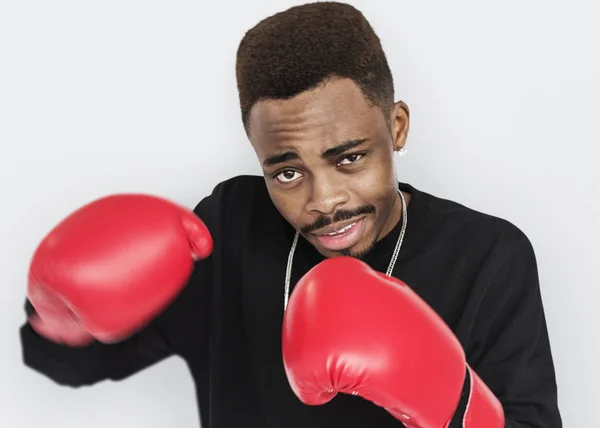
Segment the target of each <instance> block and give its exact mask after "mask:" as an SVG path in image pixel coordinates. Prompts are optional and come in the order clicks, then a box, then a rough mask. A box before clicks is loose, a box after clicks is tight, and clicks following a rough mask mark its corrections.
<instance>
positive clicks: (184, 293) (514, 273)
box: [21, 3, 562, 428]
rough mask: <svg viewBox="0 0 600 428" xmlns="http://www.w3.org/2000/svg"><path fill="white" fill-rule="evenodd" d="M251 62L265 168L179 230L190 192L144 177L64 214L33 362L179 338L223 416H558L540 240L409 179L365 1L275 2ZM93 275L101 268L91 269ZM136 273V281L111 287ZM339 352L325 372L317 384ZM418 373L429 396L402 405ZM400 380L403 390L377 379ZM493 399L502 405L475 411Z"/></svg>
mask: <svg viewBox="0 0 600 428" xmlns="http://www.w3.org/2000/svg"><path fill="white" fill-rule="evenodd" d="M237 80H238V90H239V96H240V104H241V115H242V120H243V122H244V126H245V129H246V132H247V135H248V138H249V140H250V143H251V144H252V146H253V148H254V149H255V152H256V155H257V158H258V161H259V162H260V165H261V167H262V169H263V171H264V177H251V176H240V177H235V178H232V179H230V180H227V181H225V182H223V183H220V184H219V185H218V186H216V188H215V189H214V191H213V193H212V194H211V195H210V196H208V197H206V198H205V199H203V200H202V201H201V202H200V203H199V204H198V205H197V207H196V208H195V210H194V214H195V215H196V216H197V219H200V220H201V221H196V220H194V219H192V218H191V217H188V216H187V214H183V216H184V217H185V219H184V221H183V223H184V227H183V229H182V230H184V232H173V231H172V229H173V228H171V227H170V226H171V225H172V224H173V221H172V220H173V214H172V213H173V212H178V213H179V211H177V210H174V211H173V210H171V208H172V207H171V206H170V205H169V204H168V203H167V202H164V201H156V200H152V199H151V198H150V199H146V198H143V197H139V196H125V197H123V198H121V197H115V198H108V199H103V200H102V201H100V202H98V203H97V204H95V205H91V206H90V207H87V208H86V209H85V210H84V211H82V212H80V213H77V214H75V215H74V216H73V217H72V218H68V219H66V220H65V223H64V224H63V225H61V226H60V227H59V229H57V231H56V232H54V234H53V235H52V236H51V239H47V240H46V241H45V242H44V244H43V245H42V246H41V247H40V248H41V249H39V250H38V252H37V253H36V257H34V260H33V262H32V274H31V275H30V290H29V294H28V298H29V300H28V303H27V313H28V315H29V322H28V323H26V324H25V325H24V326H23V327H22V329H21V337H22V344H23V355H24V361H25V364H27V365H28V366H29V367H31V368H33V369H35V370H37V371H39V372H41V373H43V374H45V375H46V376H48V377H50V378H51V379H53V380H55V381H56V382H58V383H60V384H65V385H71V386H78V385H89V384H93V383H97V382H100V381H102V380H106V379H112V380H121V379H124V378H126V377H129V376H131V375H133V374H134V373H137V372H139V371H140V370H143V369H145V368H147V367H149V366H151V365H153V364H156V363H157V362H159V361H161V360H164V359H165V358H168V357H170V356H172V355H179V356H181V357H182V358H183V359H184V360H185V361H186V362H187V364H188V365H189V367H190V369H191V373H192V375H193V377H194V381H195V385H196V392H197V398H198V405H199V409H200V418H201V422H202V426H203V427H207V428H217V427H228V428H229V427H261V428H262V427H286V428H293V427H315V428H318V427H344V428H350V427H365V426H376V427H398V426H402V423H405V424H406V425H407V426H418V424H414V425H411V423H413V422H412V420H411V419H410V417H411V416H412V415H410V414H409V413H410V411H408V410H406V409H409V410H414V411H416V412H417V413H418V416H416V417H415V419H413V420H416V421H417V423H418V422H419V418H422V419H421V420H422V421H424V420H427V421H433V420H434V419H435V418H434V416H433V413H435V412H437V411H438V410H440V403H443V404H444V405H447V406H451V407H452V409H451V411H447V409H443V411H441V410H440V414H442V417H443V418H445V419H443V420H444V422H443V423H441V424H440V425H439V426H440V427H441V426H448V424H451V425H450V426H478V427H479V426H490V427H493V426H498V425H497V424H498V423H499V422H498V421H500V420H502V424H503V423H504V422H503V421H504V420H505V421H506V422H505V423H506V426H508V427H540V428H541V427H544V428H555V427H560V426H562V425H561V418H560V415H559V410H558V407H557V388H556V381H555V374H554V366H553V361H552V356H551V349H550V344H549V340H548V333H547V329H546V323H545V318H544V310H543V305H542V300H541V296H540V290H539V284H538V275H537V267H536V261H535V255H534V251H533V249H532V246H531V244H530V242H529V240H528V239H527V237H526V236H525V235H524V234H523V233H522V232H521V231H520V230H519V229H517V228H516V227H515V226H513V225H512V224H510V223H509V222H507V221H504V220H502V219H499V218H495V217H493V216H490V215H486V214H483V213H479V212H476V211H473V210H471V209H469V208H466V207H464V206H462V205H460V204H458V203H455V202H452V201H448V200H443V199H440V198H437V197H435V196H433V195H430V194H428V193H425V192H423V191H421V190H419V189H416V188H415V187H413V186H411V185H408V184H405V183H398V182H397V178H396V171H395V166H394V165H395V164H394V156H395V154H396V153H403V151H404V150H405V145H406V141H407V134H408V130H409V109H408V107H407V106H406V105H405V104H404V103H403V102H400V101H398V102H394V89H393V81H392V76H391V73H390V70H389V68H388V65H387V61H386V58H385V55H384V52H383V51H382V48H381V45H380V41H379V39H378V37H377V36H376V35H375V33H374V32H373V30H372V28H371V27H370V25H369V24H368V22H367V21H366V20H365V18H364V17H363V16H362V14H361V13H360V12H359V11H357V10H356V9H354V8H353V7H351V6H348V5H345V4H340V3H316V4H307V5H303V6H298V7H294V8H291V9H289V10H287V11H285V12H282V13H279V14H276V15H274V16H272V17H270V18H267V19H265V20H264V21H262V22H260V23H259V24H258V25H257V26H255V27H254V28H253V29H251V30H250V31H249V32H248V33H247V34H246V35H245V37H244V39H243V40H242V42H241V44H240V47H239V50H238V55H237ZM167 208H168V209H167ZM157 213H158V214H157ZM150 214H152V215H150ZM180 214H181V213H179V214H178V215H180ZM107 219H109V220H107ZM178 221H179V220H178ZM205 227H206V229H207V230H208V232H209V234H208V232H207V231H206V230H205ZM177 230H179V229H177ZM165 236H166V237H167V238H168V239H166V238H165ZM113 238H114V239H113ZM163 238H165V239H163ZM128 245H129V247H127V246H128ZM188 245H189V246H190V247H191V248H192V250H191V252H192V253H193V255H194V257H195V258H196V259H197V261H196V262H195V264H194V266H193V269H192V267H191V266H188V264H187V261H186V260H187V259H186V257H185V256H184V255H182V254H183V253H185V252H186V251H187V250H182V248H188V247H187V246H188ZM100 247H101V248H100ZM57 248H58V249H60V251H59V250H57ZM142 250H143V251H142ZM150 253H151V254H150ZM57 254H58V256H57ZM148 254H150V255H148ZM339 256H349V258H348V257H339ZM82 259H85V262H82V261H81V260H82ZM49 260H51V261H52V262H50V261H49ZM56 260H59V261H60V263H55V261H56ZM90 260H91V262H90ZM123 260H127V262H126V263H123V262H122V261H123ZM148 260H151V261H152V263H148V262H147V261H148ZM79 263H85V267H86V269H81V266H83V264H79ZM332 263H335V264H332ZM57 266H58V267H57ZM72 266H75V267H74V268H71V267H72ZM90 266H92V267H93V268H91V269H90ZM49 272H50V273H49ZM57 272H59V274H57ZM73 272H76V273H73ZM376 272H379V273H380V274H379V273H376ZM73 276H77V281H76V280H74V279H73ZM82 277H84V278H85V281H83V283H84V288H85V286H86V285H89V284H92V283H93V284H94V287H92V286H89V287H88V288H89V289H88V290H85V291H83V292H82V291H81V290H80V289H77V290H75V289H76V288H77V287H80V285H81V283H82V281H81V278H82ZM124 277H126V282H127V285H128V286H131V287H124V288H127V290H128V291H126V292H125V291H122V290H121V291H119V292H118V293H116V292H115V294H103V293H105V291H104V290H105V289H109V290H110V289H111V287H112V286H113V284H114V283H115V282H119V281H122V280H123V278H124ZM57 278H59V279H57ZM181 278H186V280H185V282H186V284H185V286H184V287H181V288H179V287H178V284H179V283H180V282H181ZM400 281H402V283H401V282H400ZM76 282H77V286H74V285H73V284H75V283H76ZM148 284H150V286H148ZM167 284H168V285H167ZM404 284H407V285H408V286H410V289H409V288H408V287H407V286H406V285H404ZM96 285H99V286H98V287H96ZM311 287H313V288H311ZM59 289H60V292H59V291H57V290H59ZM131 289H133V290H134V292H131ZM139 289H143V290H144V291H143V292H138V290H139ZM74 290H75V291H74ZM98 290H100V291H98ZM328 290H334V292H329V291H328ZM346 291H347V293H348V294H346ZM111 292H112V291H111ZM127 293H129V294H127ZM327 293H329V294H327ZM65 295H68V297H69V298H68V299H67V298H66V297H65ZM417 295H418V296H419V297H418V298H417V297H416V296H417ZM48 296H51V297H48ZM107 296H108V297H107ZM156 296H160V297H158V298H156ZM382 296H385V298H384V297H382ZM288 298H289V300H288ZM371 298H372V299H371ZM311 299H312V300H311ZM420 299H422V300H420ZM48 302H51V304H50V303H48ZM324 302H326V303H327V304H326V305H325V307H321V306H319V304H325V303H324ZM373 302H376V303H373ZM31 303H33V305H32V304H31ZM288 305H289V306H288ZM34 307H35V309H34ZM56 308H59V309H56ZM82 308H86V309H87V310H88V312H87V313H86V314H83V312H85V311H84V310H83V309H82ZM108 308H110V311H109V309H108ZM429 309H432V311H431V312H429ZM286 310H287V312H286ZM36 311H37V314H36ZM111 311H112V312H111ZM348 313H352V314H354V315H355V317H353V318H351V317H350V316H348ZM434 313H435V314H436V315H435V316H434V315H433V314H434ZM381 314H384V315H385V316H386V317H387V316H388V315H389V316H390V317H395V316H400V315H402V314H410V315H411V316H410V318H409V321H408V322H404V321H403V322H402V323H401V324H398V325H396V324H393V325H383V324H382V322H384V321H379V320H378V319H377V317H378V316H379V315H381ZM438 316H439V319H437V318H436V317H438ZM327 317H329V318H327ZM386 319H389V318H386ZM311 320H312V321H314V320H319V322H314V323H313V324H314V325H310V323H311V322H312V321H311ZM410 320H413V321H414V323H413V324H410ZM442 320H443V321H442ZM100 324H102V325H101V326H100ZM330 326H335V329H333V330H332V328H330ZM345 326H346V327H347V329H346V330H345V331H344V328H345ZM282 328H283V332H284V334H283V340H282ZM321 328H322V330H319V329H321ZM446 328H447V329H448V331H446V330H445V329H446ZM305 332H309V333H310V334H308V336H309V337H310V339H311V340H312V341H311V342H309V341H306V340H305V339H306V336H307V335H306V334H304V333H305ZM303 334H304V336H303ZM423 334H424V335H426V338H427V340H421V339H422V338H423ZM331 336H335V337H331ZM373 337H376V338H378V340H379V339H381V338H383V339H381V340H379V341H378V342H376V345H375V346H376V348H373V347H369V349H365V346H366V344H367V343H369V344H370V343H371V339H372V338H373ZM407 337H408V339H406V338H407ZM400 338H402V340H403V342H402V345H401V346H396V345H395V343H396V342H399V341H400ZM405 339H406V340H408V341H404V340H405ZM340 341H346V342H345V343H344V344H343V345H344V346H345V349H343V350H341V351H340V350H334V351H332V352H338V354H336V355H332V354H330V353H329V352H330V349H329V348H331V347H335V346H337V345H338V344H339V342H340ZM332 343H335V346H332ZM392 343H394V346H392ZM294 347H296V348H297V349H295V348H294ZM433 348H435V349H437V350H438V352H432V351H431V349H433ZM308 349H310V355H301V354H302V352H304V351H306V350H308ZM323 349H327V350H326V351H323ZM282 350H283V351H282ZM303 350H304V351H303ZM313 351H314V353H313ZM462 352H464V356H463V355H462ZM304 354H306V352H304ZM316 354H324V361H323V364H324V365H325V366H327V367H323V366H321V367H312V366H313V365H318V364H319V361H318V360H319V358H320V356H317V355H316ZM415 356H418V358H417V357H415ZM409 357H410V358H409ZM465 357H466V361H463V360H462V358H465ZM431 358H437V360H436V361H437V363H436V365H435V366H434V365H433V364H432V365H430V366H429V367H427V365H426V364H428V362H429V361H430V359H431ZM409 359H412V360H414V364H415V365H414V366H412V373H410V372H409V371H410V370H408V369H407V368H406V367H405V366H404V364H405V361H407V360H409ZM412 360H411V361H412ZM339 361H343V362H344V364H342V365H343V366H344V367H342V368H340V367H339V364H338V363H336V362H339ZM454 363H456V364H454ZM353 364H354V366H353ZM465 364H466V366H465ZM357 365H358V366H360V368H361V370H362V371H361V374H360V375H355V374H354V373H353V374H351V377H352V376H353V377H352V382H354V383H353V385H351V386H348V385H341V384H340V382H339V379H341V378H345V377H347V376H348V373H344V370H348V371H350V372H353V371H354V370H355V369H356V368H357V367H356V366H357ZM330 366H331V367H330ZM332 367H333V368H332ZM381 367H384V368H385V370H384V371H385V373H384V379H383V380H381V379H380V380H373V379H374V378H375V376H371V375H372V374H373V373H374V372H377V371H378V370H381ZM457 367H458V368H457ZM465 367H467V369H466V371H465ZM322 370H325V372H326V375H325V376H326V377H327V376H329V379H327V380H325V381H324V383H325V384H327V386H326V387H325V388H326V391H320V392H317V393H316V395H317V396H318V397H317V398H318V399H315V398H314V397H313V398H307V392H306V390H307V388H308V389H310V390H316V391H319V388H321V387H322V386H321V385H316V383H318V382H320V381H317V380H315V379H317V378H318V377H319V376H320V375H321V371H322ZM330 370H333V372H331V371H330ZM340 370H341V371H340ZM400 370H403V371H402V374H401V376H400V377H396V376H395V374H397V373H398V372H399V371H400ZM302 371H304V372H307V373H308V375H306V373H301V372H302ZM432 373H435V374H436V375H435V376H433V375H431V376H428V374H432ZM386 375H387V377H385V376H386ZM303 376H305V377H303ZM411 377H413V378H411ZM409 378H411V379H409ZM454 378H456V381H455V380H452V379H454ZM410 382H412V383H410ZM409 384H410V385H412V388H414V387H415V386H417V387H418V389H419V391H420V392H419V394H423V393H425V394H427V393H428V391H429V394H430V395H429V396H427V395H425V396H424V397H425V399H426V402H423V401H422V400H421V402H420V403H417V404H415V403H411V404H410V405H409V404H407V403H408V401H410V399H411V392H410V391H407V390H406V388H407V387H406V386H405V385H409ZM449 384H451V385H450V387H448V388H447V390H448V391H450V393H449V394H450V396H451V397H450V398H448V397H447V396H445V395H442V393H440V392H439V391H441V390H442V389H443V388H442V386H443V387H445V386H447V385H449ZM365 385H368V386H369V388H371V389H372V390H374V392H373V391H367V389H369V388H366V387H365ZM328 388H329V389H328ZM385 388H388V389H389V390H390V391H391V390H392V389H393V390H394V391H395V393H397V394H398V395H395V396H393V397H386V400H388V402H387V403H384V402H380V401H378V400H375V399H369V398H370V397H373V396H377V394H376V393H377V392H381V391H382V390H383V389H385ZM402 388H404V389H403V390H402V391H401V392H399V393H398V391H399V390H401V389H402ZM388 389H386V391H388ZM477 391H478V393H481V395H480V396H478V397H475V396H474V394H475V393H477ZM327 393H330V394H329V396H327V397H326V398H323V397H325V395H327ZM336 393H337V394H336ZM414 394H415V395H417V390H416V389H415V390H414ZM444 394H445V393H444ZM380 395H381V394H380ZM400 395H401V397H400ZM481 397H483V398H481ZM299 398H301V400H300V399H299ZM477 399H481V401H485V403H484V404H483V405H481V407H478V406H480V404H478V403H479V402H477ZM319 400H320V402H317V401H319ZM309 404H310V405H309ZM390 404H391V406H390ZM394 407H397V408H398V409H395V408H394ZM415 409H416V410H415ZM479 409H486V411H488V410H489V411H490V413H489V414H491V413H493V412H495V411H496V410H499V411H500V412H501V416H499V418H498V419H496V420H494V421H492V420H491V419H490V420H489V424H488V423H487V422H484V423H483V425H482V424H481V423H480V424H479V425H473V424H471V425H468V420H469V417H470V416H469V411H471V412H477V411H478V410H479ZM490 409H491V410H490ZM405 410H406V413H403V412H404V411H405ZM436 417H437V416H436ZM490 417H491V416H490ZM403 418H405V419H403ZM421 424H422V425H421V426H434V425H433V422H427V423H425V422H421ZM463 424H464V425H463Z"/></svg>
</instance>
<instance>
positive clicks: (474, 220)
mask: <svg viewBox="0 0 600 428" xmlns="http://www.w3.org/2000/svg"><path fill="white" fill-rule="evenodd" d="M421 194H422V195H421V196H422V198H423V199H424V200H426V201H427V207H428V214H427V216H428V218H429V222H430V223H431V224H434V225H436V226H437V227H439V228H440V229H445V230H449V231H451V232H452V234H453V235H454V236H455V237H457V238H463V239H467V240H478V241H488V242H489V243H490V244H497V245H501V246H509V247H510V246H514V245H517V244H519V243H527V242H528V237H527V235H526V234H525V232H524V231H523V230H522V229H521V228H520V227H519V226H517V225H516V224H515V223H514V222H513V221H511V220H509V219H508V218H505V217H501V216H499V215H496V214H493V213H490V212H486V211H484V210H481V209H476V208H473V207H472V206H469V205H467V204H465V203H463V202H461V201H460V200H457V199H448V198H444V197H441V196H438V195H435V194H432V193H426V192H422V191H421Z"/></svg>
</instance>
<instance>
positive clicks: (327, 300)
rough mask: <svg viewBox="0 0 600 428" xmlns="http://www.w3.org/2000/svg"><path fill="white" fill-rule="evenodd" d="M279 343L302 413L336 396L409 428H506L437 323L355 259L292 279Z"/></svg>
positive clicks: (415, 300)
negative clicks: (367, 404)
mask: <svg viewBox="0 0 600 428" xmlns="http://www.w3.org/2000/svg"><path fill="white" fill-rule="evenodd" d="M282 340H283V343H282V346H283V360H284V365H285V370H286V373H287V376H288V380H289V382H290V385H291V388H292V390H293V391H294V393H295V394H296V395H297V396H298V398H300V400H301V401H302V402H304V403H305V404H309V405H318V404H324V403H326V402H328V401H329V400H331V399H332V398H333V397H334V396H335V395H336V394H337V393H339V392H341V393H347V394H353V395H359V396H361V397H362V398H364V399H366V400H370V401H372V402H373V403H375V404H376V405H378V406H381V407H383V408H385V409H386V410H387V411H388V412H389V413H390V414H392V415H393V416H394V417H395V418H396V419H398V420H400V421H402V422H403V423H404V424H405V425H406V426H408V427H415V428H416V427H418V428H447V427H449V426H450V423H451V422H452V424H453V425H452V426H461V427H467V428H504V413H503V409H502V405H501V404H500V402H499V401H498V399H497V398H496V397H495V396H494V394H493V393H492V392H491V391H490V390H489V389H488V387H487V386H486V385H485V384H484V383H483V381H482V380H481V379H480V378H479V377H478V376H477V374H476V373H475V372H474V371H473V370H472V369H470V367H469V366H468V365H467V363H466V360H465V355H464V351H463V349H462V347H461V345H460V343H459V341H458V340H457V339H456V337H455V336H454V334H453V333H452V331H451V330H450V328H449V327H448V326H447V325H446V324H445V323H444V321H443V320H442V319H441V318H440V317H439V316H438V315H437V314H436V313H435V312H434V310H433V309H431V307H429V306H428V305H427V304H426V303H425V302H424V301H423V300H422V299H421V298H420V297H419V296H417V294H416V293H415V292H414V291H412V290H411V289H410V288H409V287H408V286H407V285H405V284H404V283H402V282H401V281H399V280H397V279H395V278H390V277H387V276H385V275H383V274H381V273H378V272H375V271H374V270H372V269H371V268H370V267H369V266H368V265H367V264H365V263H364V262H362V261H360V260H358V259H354V258H350V257H336V258H332V259H327V260H325V261H324V262H322V263H320V264H319V265H317V266H316V267H314V268H313V269H312V270H310V271H309V272H308V273H307V274H306V275H305V276H304V277H303V278H302V279H301V280H300V282H299V283H298V284H297V285H296V287H295V288H294V290H293V293H292V294H291V296H290V300H289V303H288V308H287V311H286V314H285V317H284V322H283V336H282ZM457 423H458V425H456V424H457Z"/></svg>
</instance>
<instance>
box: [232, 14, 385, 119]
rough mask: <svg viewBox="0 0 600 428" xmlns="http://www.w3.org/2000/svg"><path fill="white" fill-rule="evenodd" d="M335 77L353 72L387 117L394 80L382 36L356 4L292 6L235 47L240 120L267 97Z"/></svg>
mask: <svg viewBox="0 0 600 428" xmlns="http://www.w3.org/2000/svg"><path fill="white" fill-rule="evenodd" d="M333 77H339V78H349V79H352V80H353V81H354V83H355V84H356V85H357V86H358V87H359V88H360V89H361V91H362V93H363V95H364V96H365V99H366V100H367V102H369V103H370V104H371V105H376V106H378V107H379V108H381V110H382V112H383V113H384V114H385V116H386V120H388V122H389V113H390V112H391V108H392V106H393V102H394V101H393V100H394V83H393V78H392V73H391V72H390V68H389V66H388V63H387V59H386V56H385V53H384V52H383V48H382V46H381V42H380V40H379V37H378V36H377V35H376V34H375V31H374V30H373V28H372V27H371V25H370V24H369V22H368V21H367V20H366V18H365V17H364V16H363V14H362V13H361V12H360V11H359V10H357V9H355V8H354V7H353V6H350V5H348V4H344V3H338V2H319V3H308V4H304V5H301V6H294V7H292V8H290V9H288V10H286V11H283V12H279V13H277V14H275V15H273V16H270V17H268V18H266V19H264V20H262V21H260V22H259V23H258V24H257V25H256V26H255V27H253V28H252V29H250V30H249V31H248V32H247V33H246V34H245V35H244V38H243V39H242V41H241V42H240V45H239V47H238V51H237V59H236V78H237V86H238V93H239V99H240V108H241V113H242V121H243V123H244V127H245V128H246V131H248V116H249V114H250V110H251V109H252V107H253V106H254V104H255V103H256V102H258V101H260V100H263V99H288V98H292V97H294V96H295V95H298V94H300V93H302V92H304V91H307V90H310V89H314V88H316V87H317V86H319V85H320V84H323V83H325V82H326V81H327V80H328V79H330V78H333Z"/></svg>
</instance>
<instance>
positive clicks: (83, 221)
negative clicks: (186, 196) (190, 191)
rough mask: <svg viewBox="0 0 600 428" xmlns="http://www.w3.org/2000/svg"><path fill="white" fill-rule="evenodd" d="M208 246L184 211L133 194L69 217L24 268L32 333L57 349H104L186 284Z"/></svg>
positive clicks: (100, 201) (197, 224)
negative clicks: (31, 309)
mask: <svg viewBox="0 0 600 428" xmlns="http://www.w3.org/2000/svg"><path fill="white" fill-rule="evenodd" d="M211 252H212V239H211V236H210V233H209V231H208V229H207V228H206V226H205V225H204V223H203V222H202V221H201V220H200V219H199V218H198V217H197V216H196V215H195V214H194V213H193V212H191V211H189V210H186V209H184V208H182V207H180V206H177V205H175V204H173V203H171V202H169V201H166V200H164V199H161V198H158V197H154V196H148V195H138V194H123V195H112V196H107V197H104V198H101V199H98V200H96V201H93V202H91V203H89V204H87V205H85V206H83V207H81V208H80V209H78V210H77V211H75V212H73V213H72V214H71V215H69V216H68V217H67V218H65V219H64V220H63V221H62V222H60V223H59V224H58V225H57V226H56V227H55V228H54V229H53V230H52V231H51V232H50V233H49V234H48V235H47V236H46V237H45V238H44V239H43V241H42V242H41V243H40V245H39V246H38V248H37V249H36V251H35V254H34V256H33V259H32V261H31V265H30V270H29V282H28V290H27V291H28V293H27V294H28V296H27V297H28V299H29V301H30V302H31V304H32V305H33V307H34V308H35V309H36V315H34V316H33V317H31V318H30V320H29V322H30V324H31V325H32V327H33V328H34V329H35V330H36V331H37V332H38V333H40V334H41V335H43V336H45V337H47V338H48V339H50V340H53V341H55V342H58V343H64V344H67V345H71V346H82V345H86V344H88V343H89V342H91V341H93V340H94V339H97V340H99V341H101V342H106V343H111V342H116V341H120V340H122V339H124V338H126V337H127V336H130V335H131V334H133V333H135V332H136V331H137V330H138V329H139V328H141V327H142V326H143V325H145V324H147V323H148V322H149V321H150V320H151V319H152V318H153V317H154V316H155V315H157V313H158V312H160V311H161V310H163V309H164V308H165V307H166V306H167V304H168V303H169V302H171V301H172V300H173V299H174V298H175V297H176V295H177V294H178V293H179V292H180V290H181V289H182V287H184V286H185V285H186V283H187V280H188V278H189V276H190V274H191V271H192V269H193V266H194V259H202V258H206V257H208V256H209V255H210V254H211Z"/></svg>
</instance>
